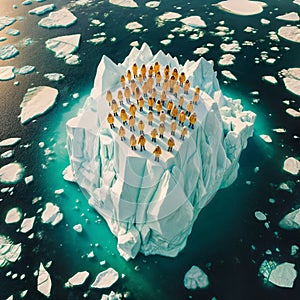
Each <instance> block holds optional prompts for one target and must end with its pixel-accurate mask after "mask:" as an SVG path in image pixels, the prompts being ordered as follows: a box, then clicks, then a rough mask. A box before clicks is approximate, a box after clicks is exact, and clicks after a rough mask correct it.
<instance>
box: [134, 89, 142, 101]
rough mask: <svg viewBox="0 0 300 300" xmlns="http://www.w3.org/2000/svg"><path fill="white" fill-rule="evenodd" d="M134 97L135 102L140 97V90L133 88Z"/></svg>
mask: <svg viewBox="0 0 300 300" xmlns="http://www.w3.org/2000/svg"><path fill="white" fill-rule="evenodd" d="M134 95H135V99H136V100H138V99H139V98H140V97H141V90H140V88H139V87H138V86H137V87H136V88H135V92H134Z"/></svg>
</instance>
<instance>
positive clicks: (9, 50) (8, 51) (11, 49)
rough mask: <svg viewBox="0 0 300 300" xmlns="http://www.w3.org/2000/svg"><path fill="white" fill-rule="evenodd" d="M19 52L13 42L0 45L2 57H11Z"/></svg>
mask: <svg viewBox="0 0 300 300" xmlns="http://www.w3.org/2000/svg"><path fill="white" fill-rule="evenodd" d="M18 54H19V50H18V49H17V48H16V47H15V46H14V45H11V44H6V45H4V46H1V47H0V59H2V60H5V59H10V58H12V57H14V56H17V55H18Z"/></svg>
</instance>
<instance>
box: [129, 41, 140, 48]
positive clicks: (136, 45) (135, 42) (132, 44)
mask: <svg viewBox="0 0 300 300" xmlns="http://www.w3.org/2000/svg"><path fill="white" fill-rule="evenodd" d="M130 46H131V47H138V46H139V42H138V41H133V42H131V43H130Z"/></svg>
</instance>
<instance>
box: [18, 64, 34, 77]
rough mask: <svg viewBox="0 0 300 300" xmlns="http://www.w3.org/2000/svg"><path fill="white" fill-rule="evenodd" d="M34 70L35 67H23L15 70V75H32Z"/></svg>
mask: <svg viewBox="0 0 300 300" xmlns="http://www.w3.org/2000/svg"><path fill="white" fill-rule="evenodd" d="M34 70H35V66H23V67H21V68H20V69H16V73H17V74H21V75H26V74H29V73H32V72H33V71H34Z"/></svg>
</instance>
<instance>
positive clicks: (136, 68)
mask: <svg viewBox="0 0 300 300" xmlns="http://www.w3.org/2000/svg"><path fill="white" fill-rule="evenodd" d="M132 73H133V77H134V78H136V77H137V73H138V66H137V64H136V63H134V64H133V66H132Z"/></svg>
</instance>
